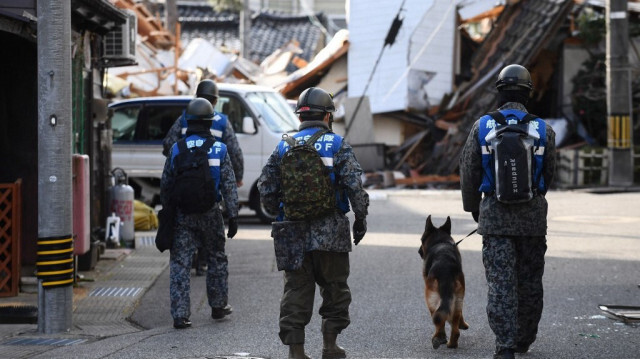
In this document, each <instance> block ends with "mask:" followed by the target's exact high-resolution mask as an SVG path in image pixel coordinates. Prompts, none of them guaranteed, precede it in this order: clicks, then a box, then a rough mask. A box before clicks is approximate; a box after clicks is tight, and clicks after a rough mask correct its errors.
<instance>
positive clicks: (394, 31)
mask: <svg viewBox="0 0 640 359" xmlns="http://www.w3.org/2000/svg"><path fill="white" fill-rule="evenodd" d="M404 2H405V0H402V4H400V9H399V10H398V13H397V14H396V17H395V18H394V19H393V22H392V23H391V27H390V28H389V32H387V36H386V37H385V39H384V44H383V45H382V49H380V53H379V54H378V58H377V59H376V62H375V63H374V64H373V69H372V70H371V74H369V79H368V80H367V84H366V85H365V87H364V91H363V92H362V96H360V99H358V103H357V104H356V108H355V110H354V111H353V115H352V116H351V120H349V123H347V128H346V129H345V131H344V137H347V135H348V134H349V130H350V129H351V126H352V125H353V121H354V120H355V119H356V115H357V114H358V110H359V109H360V105H361V104H362V100H363V99H364V96H365V95H366V94H367V90H368V89H369V85H370V84H371V80H372V79H373V75H374V74H375V73H376V68H377V67H378V64H379V63H380V59H381V58H382V54H383V53H384V49H385V48H386V47H387V45H389V46H392V45H393V44H394V43H395V42H396V37H397V36H398V32H399V31H400V27H401V26H402V21H403V20H404V19H403V18H401V17H400V13H401V12H402V11H403V7H404Z"/></svg>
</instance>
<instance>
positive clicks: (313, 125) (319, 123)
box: [258, 87, 369, 359]
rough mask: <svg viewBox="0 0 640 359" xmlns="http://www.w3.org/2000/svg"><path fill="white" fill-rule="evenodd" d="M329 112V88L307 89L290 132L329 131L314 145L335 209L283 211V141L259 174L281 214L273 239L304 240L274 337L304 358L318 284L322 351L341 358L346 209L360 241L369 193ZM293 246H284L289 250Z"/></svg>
mask: <svg viewBox="0 0 640 359" xmlns="http://www.w3.org/2000/svg"><path fill="white" fill-rule="evenodd" d="M334 111H335V105H334V103H333V99H332V97H331V95H330V94H328V93H327V92H326V91H324V90H322V89H320V88H317V87H311V88H308V89H306V90H304V91H303V92H302V93H301V94H300V97H299V99H298V102H297V105H296V110H295V113H296V114H298V116H299V119H300V121H301V124H300V127H299V132H298V133H296V134H294V135H293V136H292V137H293V138H294V139H295V140H296V141H307V140H309V138H315V137H318V134H317V133H318V131H326V132H325V133H324V134H323V135H322V136H320V137H318V138H317V140H316V141H315V142H314V143H313V144H314V147H315V149H316V151H318V153H319V154H320V157H321V158H322V161H323V162H324V164H325V166H326V175H327V176H329V177H330V179H331V183H332V184H333V188H335V200H336V201H335V203H336V205H335V209H334V210H333V211H330V213H329V214H327V215H324V216H322V217H321V218H313V219H311V220H302V221H292V220H291V219H290V218H287V215H285V213H284V211H283V205H285V204H283V203H281V198H282V193H283V191H285V190H286V189H284V188H282V182H281V171H280V165H281V162H282V158H283V156H284V155H285V153H286V152H287V151H289V150H290V145H289V144H288V143H287V141H286V140H285V139H283V140H282V141H280V143H279V144H278V145H277V146H276V148H275V150H274V151H273V153H272V154H271V156H270V157H269V160H268V161H267V164H266V165H265V166H264V168H263V169H262V175H261V176H260V178H259V180H258V189H259V191H260V197H261V201H262V203H264V205H265V206H266V207H267V209H268V210H269V211H272V212H273V213H276V212H279V213H280V214H279V216H278V217H277V219H276V221H277V222H274V225H273V227H274V228H273V232H272V233H276V234H275V235H274V245H275V246H276V247H279V246H285V247H286V243H301V242H302V243H303V245H301V246H299V247H300V248H299V254H300V257H302V258H303V259H302V260H301V264H300V263H298V262H296V263H298V266H296V269H292V270H284V293H283V295H282V300H281V302H280V323H279V324H280V333H279V335H280V339H281V341H282V343H283V344H285V345H288V346H289V358H295V359H304V358H308V356H306V354H305V352H304V342H305V326H306V325H307V324H308V323H309V321H310V320H311V315H312V312H313V299H314V293H315V287H316V284H317V285H319V286H320V291H321V293H322V297H323V303H322V309H321V310H320V315H321V316H322V328H321V329H322V334H323V350H322V357H323V358H346V354H345V351H344V349H342V348H341V347H339V346H338V345H337V344H336V339H337V336H338V334H340V332H341V331H342V330H343V329H344V328H346V327H347V326H348V325H349V323H350V318H349V304H350V303H351V292H350V290H349V286H348V285H347V278H348V277H349V252H350V251H351V249H352V247H351V234H350V228H349V227H350V225H349V219H348V218H347V216H346V213H347V212H349V210H350V206H349V205H351V208H352V209H353V212H354V214H355V221H354V224H353V238H354V244H356V245H357V244H358V242H360V240H361V239H362V238H363V237H364V235H365V232H366V231H367V222H366V216H367V213H368V212H367V208H368V206H369V196H368V194H367V193H366V191H365V190H364V189H363V188H362V180H361V175H362V168H361V167H360V164H359V163H358V161H357V160H356V158H355V156H354V154H353V149H352V147H351V146H350V145H349V144H348V143H347V142H346V141H345V140H344V139H343V138H342V136H340V135H337V134H335V133H333V132H331V121H332V120H333V117H332V113H333V112H334ZM314 135H315V136H314ZM300 190H301V191H304V190H305V189H304V188H302V189H300ZM301 196H303V194H301ZM294 239H295V240H294ZM291 240H294V241H293V242H291ZM281 243H282V244H281ZM294 247H296V246H295V245H293V246H291V247H289V248H284V249H283V250H284V251H285V252H286V251H292V252H293V251H294ZM276 250H277V248H276Z"/></svg>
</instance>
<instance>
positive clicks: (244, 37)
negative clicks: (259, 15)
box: [240, 0, 251, 59]
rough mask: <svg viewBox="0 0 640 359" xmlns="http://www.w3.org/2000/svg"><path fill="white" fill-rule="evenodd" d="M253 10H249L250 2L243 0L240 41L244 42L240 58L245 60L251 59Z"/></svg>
mask: <svg viewBox="0 0 640 359" xmlns="http://www.w3.org/2000/svg"><path fill="white" fill-rule="evenodd" d="M250 33H251V10H250V9H249V0H243V4H242V11H240V41H241V42H242V46H241V50H240V56H241V57H244V58H245V59H248V58H249V50H250V49H251V37H250V35H251V34H250Z"/></svg>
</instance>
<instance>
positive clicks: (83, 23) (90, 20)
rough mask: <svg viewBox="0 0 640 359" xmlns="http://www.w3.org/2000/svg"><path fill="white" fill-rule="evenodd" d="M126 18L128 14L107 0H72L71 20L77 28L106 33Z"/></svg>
mask: <svg viewBox="0 0 640 359" xmlns="http://www.w3.org/2000/svg"><path fill="white" fill-rule="evenodd" d="M126 20H127V15H126V14H125V13H124V12H123V11H122V10H120V9H118V8H117V7H115V6H114V5H112V4H111V3H110V2H109V1H107V0H71V22H72V24H73V25H74V27H75V28H78V29H84V30H90V31H93V32H96V33H98V34H100V35H104V34H106V33H107V32H109V31H111V30H112V29H113V28H114V27H115V26H116V25H122V24H124V23H125V22H126Z"/></svg>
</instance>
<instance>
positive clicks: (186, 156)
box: [170, 137, 218, 214]
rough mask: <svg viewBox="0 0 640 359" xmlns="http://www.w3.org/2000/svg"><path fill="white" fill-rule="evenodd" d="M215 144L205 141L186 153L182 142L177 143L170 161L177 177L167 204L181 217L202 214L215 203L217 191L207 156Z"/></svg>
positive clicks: (211, 138) (213, 141)
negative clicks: (171, 205)
mask: <svg viewBox="0 0 640 359" xmlns="http://www.w3.org/2000/svg"><path fill="white" fill-rule="evenodd" d="M214 143H215V139H214V138H213V137H208V138H207V139H206V141H205V142H204V144H202V146H200V147H197V146H194V147H192V148H191V149H189V148H187V143H186V141H185V139H181V140H179V141H178V142H177V144H178V149H179V150H180V151H179V152H178V154H177V155H176V157H175V158H174V159H173V167H174V169H175V173H176V176H175V179H174V182H173V189H172V191H171V195H170V203H171V204H173V205H174V206H176V207H177V208H179V209H180V210H181V211H182V212H184V213H187V214H192V213H204V212H206V211H208V210H210V209H211V208H212V207H213V206H214V205H215V204H216V202H217V201H218V191H217V188H216V184H215V181H214V180H213V177H212V176H211V170H210V169H209V158H208V156H207V152H208V151H209V149H210V148H211V146H213V144H214Z"/></svg>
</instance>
